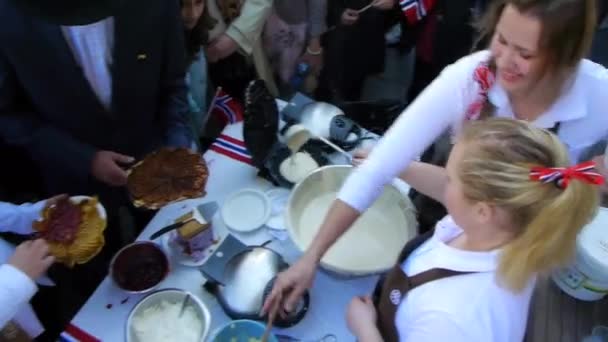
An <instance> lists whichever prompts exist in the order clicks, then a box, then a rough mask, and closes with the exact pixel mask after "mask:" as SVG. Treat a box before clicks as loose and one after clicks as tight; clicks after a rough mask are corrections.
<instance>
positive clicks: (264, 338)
mask: <svg viewBox="0 0 608 342" xmlns="http://www.w3.org/2000/svg"><path fill="white" fill-rule="evenodd" d="M282 299H283V298H282V296H281V295H279V298H278V299H277V300H276V301H275V302H274V304H273V306H272V308H271V309H270V312H269V313H268V322H267V323H266V329H265V330H264V335H262V339H261V340H260V342H267V341H268V336H270V330H272V323H274V318H275V317H276V315H277V311H279V307H280V306H281V300H282Z"/></svg>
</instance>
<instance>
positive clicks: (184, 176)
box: [127, 148, 209, 209]
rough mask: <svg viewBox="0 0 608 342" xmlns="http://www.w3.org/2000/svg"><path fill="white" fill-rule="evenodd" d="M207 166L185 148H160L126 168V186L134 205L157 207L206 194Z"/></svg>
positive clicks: (198, 156) (196, 155)
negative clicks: (127, 169)
mask: <svg viewBox="0 0 608 342" xmlns="http://www.w3.org/2000/svg"><path fill="white" fill-rule="evenodd" d="M208 176H209V170H208V169H207V164H206V163H205V160H204V159H203V157H202V156H201V155H200V154H198V153H195V152H192V151H190V150H188V149H185V148H177V149H173V148H163V149H161V150H158V151H156V152H153V153H151V154H149V155H148V156H146V157H145V158H144V159H143V160H142V161H140V162H138V163H137V164H135V165H134V166H133V167H132V168H131V169H130V170H129V178H128V181H127V188H128V190H129V193H130V195H131V199H132V201H133V205H134V206H136V207H144V208H148V209H159V208H161V207H163V206H165V205H167V204H169V203H173V202H177V201H181V200H185V199H189V198H197V197H201V196H204V195H205V185H206V184H207V178H208Z"/></svg>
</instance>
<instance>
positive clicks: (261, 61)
mask: <svg viewBox="0 0 608 342" xmlns="http://www.w3.org/2000/svg"><path fill="white" fill-rule="evenodd" d="M83 3H86V4H80V3H78V2H74V1H69V0H56V1H52V2H48V1H46V2H45V1H40V0H19V1H17V0H0V145H1V146H0V150H1V151H2V152H0V153H2V156H3V160H4V161H5V162H4V163H3V169H4V170H3V171H2V172H0V176H1V180H0V196H2V198H0V200H3V201H5V202H2V203H0V232H2V233H3V235H2V236H3V239H0V257H2V259H0V265H1V266H0V306H1V307H2V308H3V309H2V310H0V311H1V312H0V332H6V331H9V330H10V331H11V333H12V334H25V335H24V336H29V337H30V338H36V339H37V340H40V341H52V340H54V339H55V338H56V337H57V336H58V334H59V332H60V331H61V330H62V328H63V327H64V326H65V324H66V323H67V322H69V320H70V319H71V317H73V315H74V314H75V313H76V312H77V310H78V309H79V307H80V306H81V305H82V304H83V303H84V301H86V299H87V298H88V297H89V296H90V295H91V293H92V292H93V290H94V289H95V287H96V286H97V285H98V284H99V282H100V281H101V280H102V279H103V277H105V275H106V273H107V269H108V264H109V262H110V260H111V257H112V256H113V255H114V253H115V252H116V251H118V249H120V248H121V247H122V246H124V245H125V244H127V243H129V242H131V241H133V240H134V239H135V237H136V236H137V235H138V233H139V232H140V231H141V230H142V229H143V228H144V227H145V225H146V224H147V222H148V221H149V219H150V218H151V216H152V215H153V214H154V213H153V212H150V211H144V210H140V209H136V208H134V207H133V206H132V204H131V201H130V199H129V198H128V195H127V191H125V189H124V187H125V185H126V183H127V168H128V167H129V166H130V165H132V164H133V162H134V161H136V160H139V159H141V158H142V157H143V156H145V155H146V154H148V153H150V152H152V151H154V150H156V149H158V148H160V147H164V146H167V147H185V148H189V149H193V150H198V151H199V152H201V153H203V152H204V150H205V148H206V146H207V145H208V143H209V141H213V139H214V138H215V136H216V135H217V134H218V133H219V132H220V131H221V129H222V124H223V123H222V122H221V121H220V120H218V119H217V118H215V117H213V116H210V115H209V113H210V112H211V110H210V109H211V108H212V107H213V105H214V98H215V95H216V94H218V91H219V90H220V89H221V91H222V92H224V93H226V94H229V95H230V96H231V97H232V98H234V99H235V100H236V101H240V102H241V103H243V101H244V92H245V88H246V87H247V85H248V84H249V83H250V82H251V81H252V80H254V79H262V80H264V82H265V85H266V87H267V88H268V90H269V91H270V93H271V94H272V95H274V96H276V97H288V96H291V95H292V94H293V93H294V92H296V91H299V92H302V93H305V94H307V95H309V96H310V97H312V98H314V99H316V100H319V101H327V102H332V103H336V104H340V103H344V102H353V101H354V102H356V101H360V100H361V99H362V96H363V95H362V91H363V88H364V83H365V82H366V80H367V79H368V78H369V77H370V76H372V75H375V74H378V73H381V72H383V70H384V67H385V60H386V50H387V48H394V49H396V50H397V51H399V56H401V57H400V58H407V56H408V55H409V54H414V55H415V58H414V59H415V63H414V67H413V68H412V70H411V72H412V73H413V81H412V84H411V86H410V89H409V90H408V92H407V93H404V94H402V95H403V96H402V100H403V103H404V104H407V106H406V107H405V110H404V111H403V113H402V114H401V115H400V117H399V119H398V120H397V121H396V122H395V123H394V124H393V125H392V127H391V128H390V129H389V130H388V131H387V132H386V134H385V135H384V136H383V138H382V139H381V140H380V142H379V143H378V144H377V146H376V147H375V148H374V149H373V150H372V151H358V152H357V153H356V158H355V159H354V160H355V163H356V164H357V167H356V169H355V171H354V172H353V174H352V175H351V176H350V178H349V179H348V181H347V182H346V183H345V185H344V187H343V189H342V190H341V192H340V194H339V197H338V199H337V200H336V202H335V203H334V205H333V207H332V209H331V210H330V212H329V213H328V215H327V216H326V218H325V220H324V223H323V224H322V227H321V229H320V231H319V233H318V235H317V236H316V238H315V239H314V242H313V243H312V245H311V246H310V248H309V249H308V251H307V252H306V253H305V254H304V255H303V256H302V257H301V259H300V260H299V261H298V262H296V263H295V264H294V265H293V266H292V267H291V268H289V269H288V270H287V271H285V272H283V273H282V274H281V275H280V276H279V278H278V280H277V281H276V285H275V287H274V289H273V292H272V295H271V296H270V298H269V299H268V300H267V302H266V303H265V311H268V312H273V313H274V312H276V311H277V310H279V309H280V310H279V311H282V310H286V311H289V310H291V309H292V307H293V304H294V303H295V302H296V301H297V299H298V298H299V297H300V296H301V294H302V293H303V292H304V291H305V290H306V289H307V288H309V287H310V286H311V284H312V282H313V280H314V274H315V272H316V269H317V266H318V264H319V262H320V260H321V258H322V257H323V255H324V254H325V252H326V251H327V250H328V249H329V248H330V247H331V245H332V244H333V243H334V242H335V241H336V240H337V239H338V238H339V237H340V236H341V235H342V234H343V233H344V232H345V231H346V230H347V229H348V228H349V226H350V225H351V224H352V223H353V222H354V221H355V220H356V219H357V217H358V216H359V215H360V213H361V212H363V211H364V210H365V209H366V208H368V207H369V206H370V205H371V203H372V202H373V201H374V200H375V198H376V197H377V196H378V195H379V189H382V185H384V184H386V183H388V182H389V181H390V180H392V179H393V178H395V177H400V178H402V179H403V180H405V181H406V182H407V183H409V184H410V185H411V186H412V188H413V189H414V191H412V193H411V194H410V195H411V197H412V200H413V201H414V203H415V204H416V206H417V209H418V214H419V217H418V218H419V222H420V230H421V235H420V236H419V237H418V238H416V239H415V240H414V241H412V242H410V243H409V244H408V245H407V246H406V248H405V249H404V253H402V257H401V258H400V259H399V260H398V264H397V265H396V266H395V268H394V269H393V270H392V271H391V272H389V273H388V274H387V276H386V277H385V278H383V281H382V282H381V283H379V285H378V288H377V291H376V293H375V296H374V297H373V298H372V297H361V298H356V299H354V300H353V302H352V303H351V305H350V307H349V308H348V314H347V320H348V324H349V327H350V328H351V331H352V332H353V334H354V335H356V336H357V337H358V339H359V340H360V341H382V340H387V341H397V340H400V341H435V340H450V341H516V340H522V338H523V336H524V332H525V327H526V319H527V312H528V306H529V303H530V298H531V294H532V289H533V288H534V284H535V279H536V275H537V274H538V273H539V272H543V271H546V270H550V269H552V268H553V267H556V266H558V265H562V264H564V263H565V262H567V261H568V260H569V257H571V256H572V253H573V249H574V243H575V237H576V234H577V233H578V232H579V231H580V229H581V228H582V227H583V226H584V224H585V223H587V222H588V221H589V220H590V219H591V218H592V217H593V215H594V213H595V211H596V209H597V207H598V200H599V192H598V187H595V186H596V185H604V181H603V179H602V177H603V176H608V172H607V170H606V168H605V167H604V163H603V160H604V156H603V153H604V152H603V151H604V148H605V145H606V139H607V138H608V112H606V110H607V109H606V108H607V106H606V98H608V71H607V70H606V68H605V67H603V66H602V65H600V64H598V63H595V62H593V61H591V60H589V59H588V57H589V53H590V51H591V48H592V45H593V41H594V38H596V37H597V36H596V32H597V28H598V25H599V24H600V23H601V22H602V20H604V19H605V17H606V12H607V11H608V5H607V2H606V1H600V0H475V1H473V0H409V1H408V0H401V1H397V0H371V1H370V0H339V1H327V0H147V1H143V0H129V1H120V0H92V1H90V4H89V3H88V2H83ZM394 29H398V32H400V35H399V39H397V40H394V39H387V32H389V30H394ZM605 37H606V36H603V38H602V39H605ZM596 44H599V45H601V44H602V42H599V43H597V42H596ZM603 44H604V46H608V41H604V42H603ZM472 51H474V52H472ZM298 77H299V78H298ZM347 114H348V113H347ZM418 157H420V161H415V160H417V158H418ZM591 169H594V170H596V171H590V170H591ZM547 174H549V175H550V176H551V177H546V175H547ZM601 190H606V189H605V186H604V187H602V188H601ZM65 194H78V195H96V196H98V197H99V199H100V201H101V202H102V203H103V204H104V206H105V207H106V210H107V213H108V217H107V220H108V228H107V229H106V232H105V237H106V245H105V247H104V249H103V250H102V252H101V253H100V254H98V255H97V256H96V257H95V258H94V259H93V260H91V261H90V262H88V263H87V264H84V265H78V266H76V267H75V268H67V267H64V266H62V265H59V264H55V263H54V258H53V256H52V255H50V254H49V249H48V246H47V244H46V242H45V241H44V240H42V239H38V240H31V237H32V233H33V230H32V224H33V222H34V221H36V220H37V219H39V218H40V215H41V212H42V211H43V210H44V209H45V208H46V207H48V206H50V205H52V204H53V203H55V202H56V201H57V200H58V198H61V197H63V196H65ZM46 198H48V199H47V200H44V199H46ZM9 202H12V203H23V202H30V203H25V204H10V203H9ZM11 233H13V234H11ZM7 241H8V242H7ZM9 242H10V243H9ZM14 246H17V247H16V249H15V247H14ZM47 274H48V278H50V279H52V280H49V279H47V276H46V275H47ZM423 274H425V275H426V276H425V277H424V280H420V279H421V277H417V276H418V275H423ZM414 279H418V280H417V281H418V283H417V284H416V285H413V287H412V288H409V285H408V287H403V286H405V285H403V284H404V283H408V284H410V283H411V282H410V280H412V281H413V280H414ZM48 282H54V283H55V286H52V287H49V286H43V285H41V284H45V283H46V284H48ZM427 283H429V284H427ZM39 284H40V287H38V286H39ZM410 285H411V284H410ZM414 287H415V288H414ZM471 288H475V289H476V290H475V293H476V295H475V298H471V297H470V296H462V295H460V296H459V295H455V294H457V293H468V294H470V293H471V290H470V289H471ZM395 290H398V292H399V294H400V296H399V300H397V301H395V300H394V297H395V296H394V292H393V291H395ZM409 291H411V293H408V292H409ZM406 294H407V297H406V296H405V295H406ZM463 301H464V302H463ZM28 303H31V306H30V305H29V304H28ZM421 303H424V304H421ZM472 303H474V304H472ZM32 307H33V308H32ZM437 325H440V326H441V327H442V328H441V329H436V328H434V327H436V326H437ZM3 338H6V336H5V337H3V336H2V333H0V341H3Z"/></svg>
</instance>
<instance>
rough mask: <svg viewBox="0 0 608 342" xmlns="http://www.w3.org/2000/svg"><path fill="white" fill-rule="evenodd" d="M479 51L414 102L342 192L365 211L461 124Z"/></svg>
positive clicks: (341, 196)
mask: <svg viewBox="0 0 608 342" xmlns="http://www.w3.org/2000/svg"><path fill="white" fill-rule="evenodd" d="M479 59H480V58H479V55H478V54H474V55H471V56H467V57H465V58H463V59H461V60H459V61H458V62H456V63H454V64H452V65H450V66H448V67H446V68H445V69H444V70H443V71H442V73H441V74H440V75H439V76H438V77H437V78H436V79H435V80H434V81H433V82H432V83H431V84H430V85H429V86H428V87H427V88H426V89H425V90H424V91H423V92H422V93H421V94H420V95H419V96H418V98H417V99H416V100H415V101H414V102H412V104H411V105H409V106H408V107H407V108H406V109H405V111H404V112H403V113H402V114H401V115H400V116H399V118H398V119H397V121H396V122H395V123H394V124H393V126H392V127H391V128H390V129H389V130H388V131H387V132H386V134H385V135H384V137H383V138H382V139H381V140H380V141H379V142H378V144H377V145H376V147H375V148H374V149H373V151H372V153H371V154H370V156H369V158H368V159H367V160H366V161H365V163H364V164H363V165H361V166H360V167H358V168H356V169H355V170H354V171H353V173H352V175H351V176H350V177H349V178H348V180H347V181H346V182H345V184H344V186H343V187H342V189H341V191H340V193H339V194H338V198H339V199H340V200H342V201H343V202H345V203H346V204H348V205H349V206H351V207H353V208H354V209H356V210H358V211H360V212H362V211H364V210H365V209H367V208H368V207H369V206H371V204H372V203H373V202H374V201H375V200H376V198H377V197H378V196H379V195H380V194H381V193H382V189H383V187H384V185H386V184H387V183H389V182H390V181H391V180H392V179H393V178H395V177H396V176H397V175H398V174H399V173H401V172H402V171H403V170H405V168H406V167H407V166H408V165H409V163H410V162H411V161H412V160H414V159H415V158H417V157H419V156H420V155H421V154H422V153H423V152H424V151H425V150H426V149H427V148H428V147H429V146H430V145H431V144H432V143H433V142H434V141H435V140H436V139H437V138H438V137H439V136H440V135H441V134H442V133H443V132H445V131H446V129H447V128H448V127H450V126H453V125H459V123H460V122H461V121H462V120H463V118H464V113H465V109H466V107H465V104H466V103H469V102H470V98H473V97H471V96H470V94H469V93H470V91H469V89H470V88H471V87H470V84H471V79H472V70H474V69H475V67H476V65H477V63H478V60H479Z"/></svg>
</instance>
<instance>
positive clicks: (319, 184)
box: [285, 165, 417, 276]
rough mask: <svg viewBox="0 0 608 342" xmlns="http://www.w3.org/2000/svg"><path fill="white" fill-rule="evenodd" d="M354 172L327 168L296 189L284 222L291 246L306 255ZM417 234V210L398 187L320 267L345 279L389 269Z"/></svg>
mask: <svg viewBox="0 0 608 342" xmlns="http://www.w3.org/2000/svg"><path fill="white" fill-rule="evenodd" d="M353 169H354V168H353V167H352V166H345V165H340V166H337V165H334V166H324V167H321V168H319V169H317V170H316V171H313V172H312V173H311V174H309V175H308V176H307V177H306V178H305V179H304V180H302V181H301V182H300V183H298V184H297V185H296V186H295V187H294V189H293V190H292V193H291V195H290V197H289V200H288V203H287V210H286V215H285V221H286V226H287V231H288V232H289V235H290V237H291V240H292V241H293V242H294V244H295V245H296V246H297V247H298V249H299V250H300V251H302V252H303V251H305V250H306V249H307V248H308V246H309V245H310V243H311V242H312V240H313V239H314V237H315V235H316V234H317V232H318V231H319V228H320V226H321V223H322V222H323V220H324V219H325V215H326V214H327V212H328V211H329V208H330V207H331V205H332V204H333V202H334V200H335V199H336V197H337V193H338V191H339V190H340V188H341V187H342V184H343V183H344V181H345V180H346V178H347V177H348V175H349V174H350V173H351V171H352V170H353ZM416 234H417V221H416V215H415V211H414V206H413V204H412V202H411V200H410V199H409V197H408V196H407V194H406V193H404V192H402V191H400V190H399V188H398V186H397V185H396V184H389V185H386V186H385V187H384V190H383V192H382V194H381V195H380V197H379V198H378V199H377V200H376V201H375V202H374V204H373V205H372V206H371V207H370V208H369V209H368V210H366V211H365V212H364V213H363V214H362V215H361V216H360V217H359V219H358V220H357V221H355V223H354V224H353V226H351V228H350V229H349V230H348V231H347V232H346V233H345V234H344V235H343V236H342V237H340V239H338V241H337V242H336V243H335V244H334V245H333V246H332V247H331V248H330V249H329V250H328V252H327V253H326V254H325V256H324V257H323V259H322V260H321V267H323V268H324V269H326V270H329V271H332V272H334V273H338V274H340V275H345V276H363V275H370V274H378V273H381V272H384V271H386V270H388V269H390V268H391V267H392V266H393V265H394V263H395V260H397V257H398V256H399V253H400V251H401V249H402V248H403V246H405V244H406V242H407V241H409V240H410V239H411V238H413V237H414V236H415V235H416Z"/></svg>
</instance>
